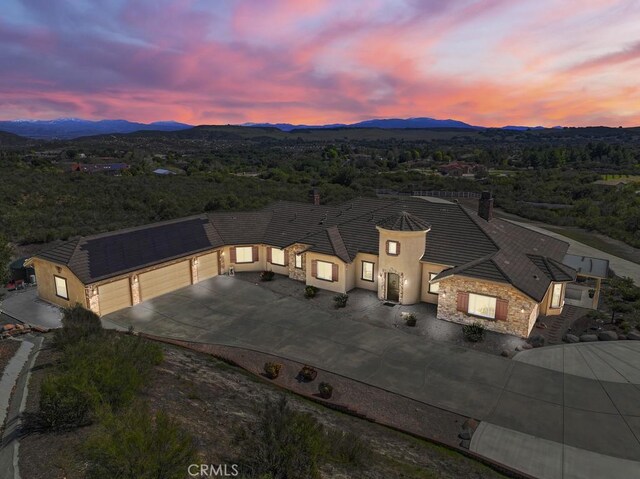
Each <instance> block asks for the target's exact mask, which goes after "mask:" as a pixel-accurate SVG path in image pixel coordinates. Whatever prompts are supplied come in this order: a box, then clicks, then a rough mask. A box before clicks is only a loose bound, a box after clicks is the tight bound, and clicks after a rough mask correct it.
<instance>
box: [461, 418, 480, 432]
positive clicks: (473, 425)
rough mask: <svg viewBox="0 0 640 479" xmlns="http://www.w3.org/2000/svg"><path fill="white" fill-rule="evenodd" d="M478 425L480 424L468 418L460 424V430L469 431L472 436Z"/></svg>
mask: <svg viewBox="0 0 640 479" xmlns="http://www.w3.org/2000/svg"><path fill="white" fill-rule="evenodd" d="M479 425H480V423H479V422H478V421H476V420H475V419H471V418H469V419H467V420H466V421H465V422H463V423H462V428H463V429H469V430H470V431H471V434H473V433H474V432H475V431H476V429H478V426H479Z"/></svg>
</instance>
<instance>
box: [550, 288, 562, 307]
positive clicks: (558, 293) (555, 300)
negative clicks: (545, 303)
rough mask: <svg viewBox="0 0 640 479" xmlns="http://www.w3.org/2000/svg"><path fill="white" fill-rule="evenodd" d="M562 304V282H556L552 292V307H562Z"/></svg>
mask: <svg viewBox="0 0 640 479" xmlns="http://www.w3.org/2000/svg"><path fill="white" fill-rule="evenodd" d="M561 306H562V283H554V285H553V291H552V292H551V307H552V308H560V307H561Z"/></svg>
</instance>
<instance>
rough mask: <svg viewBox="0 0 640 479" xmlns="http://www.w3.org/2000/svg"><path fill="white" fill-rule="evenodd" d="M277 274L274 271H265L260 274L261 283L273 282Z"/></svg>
mask: <svg viewBox="0 0 640 479" xmlns="http://www.w3.org/2000/svg"><path fill="white" fill-rule="evenodd" d="M274 276H275V273H274V272H273V271H263V272H262V273H260V281H271V280H272V279H273V277H274Z"/></svg>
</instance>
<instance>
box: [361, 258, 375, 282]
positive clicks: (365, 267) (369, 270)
mask: <svg viewBox="0 0 640 479" xmlns="http://www.w3.org/2000/svg"><path fill="white" fill-rule="evenodd" d="M362 279H363V280H365V281H373V263H372V262H370V261H363V262H362Z"/></svg>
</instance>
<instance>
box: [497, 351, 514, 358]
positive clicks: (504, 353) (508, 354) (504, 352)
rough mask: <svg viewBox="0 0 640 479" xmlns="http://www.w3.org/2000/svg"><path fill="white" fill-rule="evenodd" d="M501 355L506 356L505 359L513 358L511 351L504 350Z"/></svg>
mask: <svg viewBox="0 0 640 479" xmlns="http://www.w3.org/2000/svg"><path fill="white" fill-rule="evenodd" d="M500 355H501V356H504V357H505V358H508V357H510V356H511V351H507V350H506V349H505V350H503V351H502V352H501V353H500Z"/></svg>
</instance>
